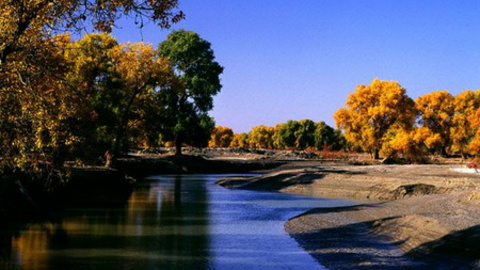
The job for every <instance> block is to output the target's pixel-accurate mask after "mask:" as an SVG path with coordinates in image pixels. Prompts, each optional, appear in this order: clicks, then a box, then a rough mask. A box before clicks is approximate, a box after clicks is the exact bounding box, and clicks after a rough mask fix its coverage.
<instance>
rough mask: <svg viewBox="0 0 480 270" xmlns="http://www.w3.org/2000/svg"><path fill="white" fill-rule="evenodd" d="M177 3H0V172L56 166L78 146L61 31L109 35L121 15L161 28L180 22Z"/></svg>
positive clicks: (116, 0) (123, 0)
mask: <svg viewBox="0 0 480 270" xmlns="http://www.w3.org/2000/svg"><path fill="white" fill-rule="evenodd" d="M176 8H177V0H160V1H135V0H112V1H96V0H85V1H78V0H58V1H53V0H22V1H18V0H4V1H1V2H0V95H1V96H0V117H1V119H0V122H1V123H0V138H1V140H2V141H1V142H0V144H1V146H0V154H1V156H2V158H1V159H0V165H1V166H2V167H4V168H5V167H8V168H10V169H13V168H20V169H24V170H31V169H32V168H33V167H38V166H37V165H38V164H42V166H46V165H48V166H49V167H58V166H61V165H62V160H63V159H64V157H63V155H64V154H66V153H68V152H69V149H70V148H72V146H73V145H74V144H75V143H78V138H77V137H76V136H74V135H73V134H72V127H73V126H75V125H76V123H75V122H76V121H77V120H78V118H77V117H75V116H74V115H77V114H78V113H79V111H81V110H82V108H81V107H80V105H81V104H82V102H81V101H80V100H79V98H80V97H79V96H77V95H76V94H77V93H76V92H71V90H72V88H71V87H69V86H68V84H67V80H66V79H65V77H66V76H67V73H68V72H70V68H71V67H70V63H69V62H68V61H65V57H64V55H65V53H66V49H65V47H66V46H67V44H68V43H69V37H68V36H66V35H60V36H55V35H56V34H58V33H61V32H63V31H64V30H73V31H77V30H78V31H79V30H82V29H85V27H84V22H86V20H87V19H89V21H88V22H86V23H85V25H93V26H94V28H95V29H97V30H101V31H110V30H111V27H112V26H113V24H114V21H115V20H116V19H118V18H120V17H121V16H122V15H125V16H133V17H135V19H136V21H137V22H139V23H140V27H141V26H142V25H143V21H144V20H151V21H154V22H156V23H158V24H159V25H160V26H161V27H165V28H168V27H169V26H170V24H171V23H174V22H177V21H179V20H180V19H182V18H183V13H182V12H181V11H176Z"/></svg>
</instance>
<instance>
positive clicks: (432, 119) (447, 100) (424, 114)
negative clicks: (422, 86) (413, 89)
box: [415, 91, 455, 156]
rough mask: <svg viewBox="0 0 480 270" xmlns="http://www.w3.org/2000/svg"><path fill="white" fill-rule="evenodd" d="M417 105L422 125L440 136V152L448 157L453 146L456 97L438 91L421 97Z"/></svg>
mask: <svg viewBox="0 0 480 270" xmlns="http://www.w3.org/2000/svg"><path fill="white" fill-rule="evenodd" d="M415 105H416V108H417V110H418V111H419V113H420V124H421V125H422V126H423V127H426V128H428V129H430V130H431V131H432V134H439V135H440V137H441V141H442V143H441V145H440V151H441V153H442V155H443V156H446V155H447V148H448V147H449V146H450V145H451V140H450V128H451V127H452V121H453V114H454V109H455V107H454V97H453V96H452V95H450V93H449V92H448V91H436V92H432V93H429V94H426V95H424V96H421V97H419V98H418V99H417V100H416V101H415Z"/></svg>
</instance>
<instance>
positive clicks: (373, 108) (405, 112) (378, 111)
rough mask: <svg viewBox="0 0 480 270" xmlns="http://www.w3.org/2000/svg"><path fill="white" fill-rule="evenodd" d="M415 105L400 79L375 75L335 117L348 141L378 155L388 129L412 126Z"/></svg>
mask: <svg viewBox="0 0 480 270" xmlns="http://www.w3.org/2000/svg"><path fill="white" fill-rule="evenodd" d="M414 105H415V104H414V102H413V100H412V99H411V98H409V97H408V96H407V94H406V90H405V89H404V88H403V87H401V86H400V85H399V84H398V83H397V82H392V81H381V80H379V79H375V80H373V82H372V83H371V84H370V85H369V86H365V85H359V86H358V87H357V89H356V91H355V92H354V93H352V94H350V95H349V96H348V98H347V102H346V106H345V107H343V108H341V109H340V110H338V111H337V112H335V114H334V118H335V121H336V124H337V127H338V128H339V129H341V130H343V131H344V135H345V138H346V139H347V141H348V142H350V143H352V144H353V145H354V146H359V147H361V148H362V149H364V150H365V151H368V152H370V153H374V156H375V158H379V150H380V149H381V148H382V145H383V143H384V141H385V135H386V134H387V132H388V130H389V129H391V128H394V127H395V128H404V129H410V128H412V126H413V123H414V120H415V116H416V111H415V109H414Z"/></svg>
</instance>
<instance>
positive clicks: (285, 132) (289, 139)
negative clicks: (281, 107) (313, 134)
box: [273, 120, 300, 149]
mask: <svg viewBox="0 0 480 270" xmlns="http://www.w3.org/2000/svg"><path fill="white" fill-rule="evenodd" d="M299 129H300V123H299V122H298V121H294V120H288V121H287V122H286V123H283V124H278V125H277V126H276V127H275V133H274V135H273V140H274V146H275V148H277V149H287V148H293V147H296V141H297V134H296V133H297V131H298V130H299Z"/></svg>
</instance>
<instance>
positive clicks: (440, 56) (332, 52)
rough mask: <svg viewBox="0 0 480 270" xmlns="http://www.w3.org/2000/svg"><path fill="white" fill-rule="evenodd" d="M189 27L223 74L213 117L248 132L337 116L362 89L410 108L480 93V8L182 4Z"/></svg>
mask: <svg viewBox="0 0 480 270" xmlns="http://www.w3.org/2000/svg"><path fill="white" fill-rule="evenodd" d="M179 1H180V9H181V10H183V11H184V12H185V13H186V19H185V20H184V21H182V22H181V23H178V24H176V25H174V27H173V28H172V29H180V28H182V29H186V30H191V31H195V32H197V33H198V34H199V35H200V36H201V37H202V38H204V39H206V40H208V41H209V42H210V43H211V44H212V48H213V50H214V52H215V55H216V60H217V61H218V62H219V63H220V64H221V65H222V66H223V67H224V68H225V71H224V73H223V74H222V77H221V79H222V85H223V88H222V91H221V93H220V94H219V95H217V96H216V97H215V99H214V100H215V101H214V106H215V108H214V109H213V111H212V112H211V113H210V114H211V115H212V116H213V117H214V118H215V120H216V123H217V125H222V126H229V127H231V128H233V130H234V132H236V133H238V132H248V131H249V130H250V129H251V128H252V127H254V126H256V125H261V124H263V125H269V126H274V125H275V124H277V123H280V122H286V121H287V120H289V119H294V120H300V119H305V118H309V119H312V120H314V121H325V122H327V124H329V125H332V126H334V121H333V117H332V115H333V113H334V112H335V111H336V110H337V109H339V108H340V107H342V106H343V105H344V103H345V100H346V98H347V95H348V94H349V93H351V92H353V91H355V89H356V86H357V85H358V84H370V82H371V81H372V80H373V79H374V78H379V79H382V80H394V81H397V82H399V83H400V84H401V85H402V86H403V87H405V88H406V89H407V93H408V95H409V96H410V97H412V98H417V97H419V96H421V95H424V94H426V93H429V92H432V91H435V90H449V91H450V92H451V93H452V94H454V95H455V94H458V93H459V92H461V91H463V90H466V89H472V90H476V89H480V1H478V0H471V1H463V0H455V1H451V0H448V1H447V0H445V1H442V0H436V1H433V0H421V1H420V0H298V1H292V0H249V1H247V0H201V1H199V0H179ZM120 25H121V26H122V29H117V30H115V31H114V35H115V36H116V37H117V39H118V40H119V41H121V42H124V41H132V42H135V41H141V40H143V41H146V42H150V43H153V44H155V46H157V44H158V43H159V42H161V41H163V40H164V39H165V37H166V36H167V34H168V33H169V32H170V30H161V29H159V28H157V27H156V26H155V25H152V24H151V25H147V26H146V27H145V28H144V29H143V30H142V31H140V30H138V29H136V28H135V27H134V24H133V23H129V24H125V25H124V24H123V23H121V24H120Z"/></svg>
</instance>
